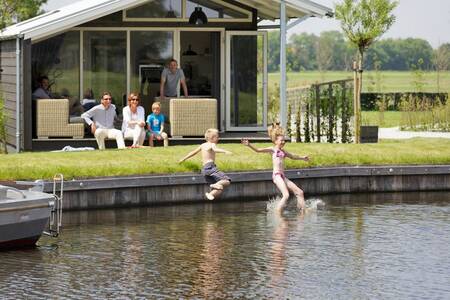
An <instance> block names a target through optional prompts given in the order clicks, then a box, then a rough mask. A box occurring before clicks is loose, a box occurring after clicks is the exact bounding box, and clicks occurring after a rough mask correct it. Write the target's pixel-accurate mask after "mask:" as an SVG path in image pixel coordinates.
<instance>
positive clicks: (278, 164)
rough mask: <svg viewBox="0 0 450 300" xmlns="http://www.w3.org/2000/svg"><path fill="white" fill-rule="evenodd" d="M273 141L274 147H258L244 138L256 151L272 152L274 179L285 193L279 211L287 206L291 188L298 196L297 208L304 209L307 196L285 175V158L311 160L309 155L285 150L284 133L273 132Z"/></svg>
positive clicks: (245, 143)
mask: <svg viewBox="0 0 450 300" xmlns="http://www.w3.org/2000/svg"><path fill="white" fill-rule="evenodd" d="M272 142H273V143H274V146H273V147H267V148H256V147H254V146H253V145H252V144H250V142H249V140H248V139H242V144H244V145H246V146H248V147H249V148H250V149H252V150H253V151H255V152H264V153H271V154H272V162H273V174H272V180H273V182H274V183H275V185H276V186H277V188H278V189H279V190H280V192H281V193H282V195H283V196H282V198H281V200H280V204H279V205H278V207H277V211H278V212H279V213H282V212H283V210H284V208H285V207H286V204H287V200H288V199H289V190H291V191H292V192H293V193H294V195H295V197H296V198H297V208H298V209H299V210H302V211H304V209H305V197H304V195H303V191H302V190H301V189H300V188H299V187H298V186H297V185H296V184H295V183H293V182H292V181H290V180H289V179H288V178H286V176H285V175H284V158H285V157H289V158H290V159H294V160H304V161H309V157H308V156H299V155H294V154H291V153H289V152H287V151H285V150H283V147H284V144H285V140H284V135H283V134H281V133H279V132H275V133H273V135H272Z"/></svg>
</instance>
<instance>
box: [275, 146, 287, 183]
mask: <svg viewBox="0 0 450 300" xmlns="http://www.w3.org/2000/svg"><path fill="white" fill-rule="evenodd" d="M272 151H273V152H272V163H273V165H274V166H283V160H284V158H285V157H286V152H284V151H283V150H281V149H275V147H274V148H273V149H272ZM276 176H280V177H281V179H283V180H284V179H285V178H286V177H285V176H284V170H283V169H280V170H278V171H275V170H274V171H273V173H272V180H273V181H275V177H276Z"/></svg>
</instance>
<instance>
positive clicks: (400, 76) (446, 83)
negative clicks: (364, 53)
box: [269, 71, 450, 93]
mask: <svg viewBox="0 0 450 300" xmlns="http://www.w3.org/2000/svg"><path fill="white" fill-rule="evenodd" d="M380 74H381V82H380V85H381V89H382V90H381V91H377V90H376V83H375V81H376V80H375V78H376V74H375V72H374V71H365V72H364V78H363V92H367V91H368V90H369V88H372V89H373V90H372V91H373V92H414V91H415V89H414V83H413V81H414V80H417V79H415V78H414V76H413V75H412V73H411V72H409V71H381V72H380ZM287 78H288V80H287V85H288V87H297V86H305V85H309V84H312V83H315V82H322V81H331V80H340V79H346V78H353V72H351V71H347V72H346V71H329V72H325V73H323V74H321V73H320V72H318V71H304V72H289V73H288V74H287ZM436 78H437V74H436V72H424V74H423V79H424V90H423V91H424V92H437V83H436V82H437V80H436ZM279 82H280V73H270V74H269V89H270V88H273V87H274V85H275V84H276V83H277V84H279ZM371 82H373V84H371ZM440 89H441V90H440V91H441V92H446V93H448V92H450V72H448V71H447V72H441V74H440Z"/></svg>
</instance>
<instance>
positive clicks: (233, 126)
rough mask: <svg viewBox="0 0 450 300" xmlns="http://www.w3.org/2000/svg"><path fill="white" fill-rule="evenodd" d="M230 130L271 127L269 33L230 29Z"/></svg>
mask: <svg viewBox="0 0 450 300" xmlns="http://www.w3.org/2000/svg"><path fill="white" fill-rule="evenodd" d="M226 51H227V55H226V71H227V76H226V90H227V93H226V94H227V95H226V99H227V102H226V119H227V120H226V129H227V130H229V131H261V130H265V129H266V128H267V33H266V32H253V31H252V32H245V31H236V32H227V35H226Z"/></svg>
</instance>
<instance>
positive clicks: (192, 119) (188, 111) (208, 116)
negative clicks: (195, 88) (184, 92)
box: [169, 98, 217, 136]
mask: <svg viewBox="0 0 450 300" xmlns="http://www.w3.org/2000/svg"><path fill="white" fill-rule="evenodd" d="M169 111H170V113H169V118H170V134H171V135H172V136H203V135H204V134H205V131H206V130H207V129H208V128H217V100H216V99H212V98H172V99H170V104H169Z"/></svg>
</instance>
